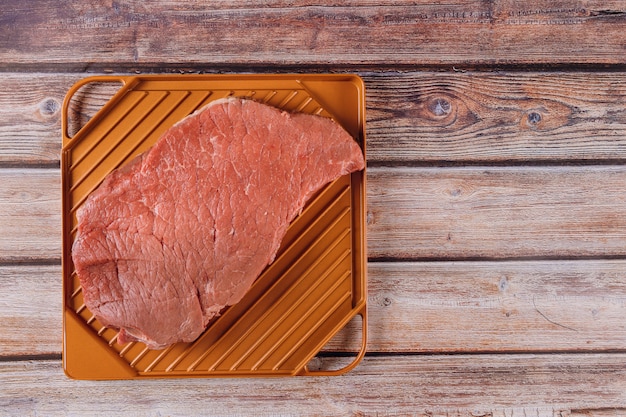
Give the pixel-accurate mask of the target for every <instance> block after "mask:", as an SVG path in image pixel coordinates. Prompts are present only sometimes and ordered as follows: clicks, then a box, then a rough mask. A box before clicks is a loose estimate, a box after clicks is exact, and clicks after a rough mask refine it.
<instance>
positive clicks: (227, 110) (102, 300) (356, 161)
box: [72, 98, 364, 349]
mask: <svg viewBox="0 0 626 417" xmlns="http://www.w3.org/2000/svg"><path fill="white" fill-rule="evenodd" d="M363 167H364V158H363V153H362V151H361V149H360V147H359V146H358V145H357V143H356V142H355V141H354V139H353V138H352V137H351V136H350V135H349V134H348V133H347V132H346V131H345V130H343V129H342V128H341V127H340V126H339V125H338V124H336V123H335V122H333V121H332V120H331V119H328V118H324V117H321V116H313V115H306V114H298V113H293V114H291V113H287V112H283V111H280V110H278V109H276V108H274V107H270V106H268V105H264V104H261V103H257V102H255V101H252V100H245V99H236V98H227V99H220V100H217V101H214V102H212V103H210V104H208V105H207V106H205V107H204V108H202V109H200V110H199V111H197V112H196V113H194V114H192V115H190V116H188V117H187V118H185V119H183V120H182V121H180V122H179V123H177V124H176V125H174V126H173V127H172V128H170V129H169V130H168V131H167V132H165V134H164V135H163V136H162V137H161V138H160V139H159V141H158V142H157V143H156V144H155V145H154V146H153V147H152V148H151V149H150V150H149V151H147V152H146V153H144V154H142V155H140V156H138V157H137V158H135V159H134V160H132V161H131V162H130V163H128V164H127V165H126V166H124V167H122V168H120V169H118V170H115V171H113V172H111V173H110V174H109V175H108V176H107V177H106V178H105V180H104V181H103V183H102V184H101V185H100V186H99V187H98V188H97V189H96V190H95V191H94V192H93V193H91V194H90V196H89V197H88V199H87V200H86V201H85V203H84V204H83V205H82V207H81V208H80V209H79V210H78V213H77V216H78V233H77V236H76V240H75V242H74V245H73V248H72V260H73V262H74V266H75V268H76V272H77V274H78V277H79V279H80V282H81V285H82V289H83V297H84V302H85V305H86V306H87V307H88V308H89V310H90V311H91V312H92V313H93V314H94V315H95V316H96V318H97V319H98V320H99V321H100V322H101V323H102V324H103V325H105V326H107V327H112V328H116V329H120V332H119V336H118V342H119V343H126V342H128V341H141V342H145V343H146V344H147V346H148V347H150V348H153V349H158V348H163V347H166V346H168V345H170V344H172V343H175V342H179V341H183V342H190V341H193V340H195V339H196V338H197V337H198V336H199V335H200V334H201V333H202V332H203V331H204V329H205V328H206V326H207V325H208V323H209V321H210V320H211V319H212V318H213V317H215V316H216V315H218V314H219V312H220V311H221V310H222V309H223V308H224V307H225V306H229V305H232V304H234V303H237V302H238V301H239V300H240V299H241V298H242V297H243V295H244V294H245V293H246V292H247V290H248V289H249V288H250V286H251V285H252V283H253V282H254V280H255V279H256V278H257V277H258V276H259V275H260V273H261V272H262V271H263V269H264V268H265V267H266V266H267V265H268V264H269V263H271V262H272V261H273V259H274V256H275V255H276V252H277V250H278V248H279V246H280V243H281V240H282V238H283V236H284V234H285V232H286V229H287V227H288V225H289V223H290V222H291V221H292V220H293V219H294V218H295V217H296V216H297V215H298V214H299V212H300V211H301V210H302V208H303V206H304V205H305V203H306V201H307V199H308V198H309V197H310V196H311V195H312V194H314V193H315V192H316V191H317V190H319V189H320V188H322V187H323V186H324V185H325V184H327V183H329V182H331V181H333V180H334V179H336V178H338V177H340V176H342V175H345V174H348V173H350V172H353V171H358V170H361V169H363Z"/></svg>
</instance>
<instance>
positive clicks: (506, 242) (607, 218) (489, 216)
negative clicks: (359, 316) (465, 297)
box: [367, 166, 626, 260]
mask: <svg viewBox="0 0 626 417" xmlns="http://www.w3.org/2000/svg"><path fill="white" fill-rule="evenodd" d="M368 178H369V182H368V190H367V193H368V255H369V256H370V257H372V258H382V259H397V258H406V259H424V260H429V259H450V260H452V259H484V258H489V259H505V258H557V257H567V258H571V257H594V256H599V257H603V256H623V255H625V254H626V245H625V244H624V242H625V240H626V221H624V219H626V211H625V208H626V193H624V185H625V184H626V168H625V167H624V166H594V167H591V166H589V167H575V166H572V167H528V166H526V167H495V168H494V167H485V168H449V169H442V168H423V169H415V168H396V169H389V168H371V169H370V170H369V172H368Z"/></svg>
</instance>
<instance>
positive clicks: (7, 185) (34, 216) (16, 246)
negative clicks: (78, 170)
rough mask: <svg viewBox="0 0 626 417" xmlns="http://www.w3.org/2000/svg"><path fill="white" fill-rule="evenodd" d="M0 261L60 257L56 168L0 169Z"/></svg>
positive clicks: (58, 183) (59, 217)
mask: <svg viewBox="0 0 626 417" xmlns="http://www.w3.org/2000/svg"><path fill="white" fill-rule="evenodd" d="M0 231H2V232H1V234H0V262H25V261H26V262H31V261H41V260H46V261H47V260H50V259H55V260H58V259H60V254H61V180H60V175H59V170H58V169H27V168H21V169H17V168H5V169H0Z"/></svg>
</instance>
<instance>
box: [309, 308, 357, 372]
mask: <svg viewBox="0 0 626 417" xmlns="http://www.w3.org/2000/svg"><path fill="white" fill-rule="evenodd" d="M356 316H361V347H360V349H359V352H358V353H357V355H356V357H355V358H354V359H353V360H352V362H350V363H349V364H348V365H346V366H344V367H343V368H340V369H333V370H324V369H321V370H310V369H309V368H308V366H304V368H303V370H302V372H301V375H307V376H337V375H341V374H344V373H346V372H348V371H350V370H352V369H353V368H354V367H356V366H357V365H358V364H359V362H361V360H362V359H363V357H365V351H366V346H367V307H366V306H365V305H364V306H363V307H362V309H361V311H359V312H357V313H356V314H355V315H354V317H356ZM354 317H353V318H354Z"/></svg>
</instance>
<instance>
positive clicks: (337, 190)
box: [61, 74, 367, 379]
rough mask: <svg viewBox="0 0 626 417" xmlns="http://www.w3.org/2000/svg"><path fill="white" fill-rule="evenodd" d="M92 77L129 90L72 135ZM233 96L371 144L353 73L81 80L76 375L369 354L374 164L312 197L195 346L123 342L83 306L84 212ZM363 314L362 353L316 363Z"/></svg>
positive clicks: (66, 340) (68, 188)
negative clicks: (368, 188)
mask: <svg viewBox="0 0 626 417" xmlns="http://www.w3.org/2000/svg"><path fill="white" fill-rule="evenodd" d="M91 83H119V84H120V85H121V88H120V89H119V90H118V91H117V93H115V94H113V95H112V97H111V98H110V99H109V101H108V102H107V103H106V104H105V105H104V106H103V107H102V108H101V109H100V110H99V111H98V112H97V113H96V114H95V115H94V116H93V117H92V118H91V120H89V121H88V122H87V123H85V124H84V126H82V127H81V128H80V130H79V131H78V132H77V133H75V134H74V135H73V136H72V137H70V136H69V135H68V133H67V131H68V124H69V120H68V119H69V117H68V111H69V104H70V101H71V100H72V97H73V96H74V95H75V94H76V93H77V92H78V91H79V89H81V88H83V87H85V86H87V85H88V84H91ZM226 96H237V97H250V98H253V99H255V100H258V101H261V102H265V103H267V104H270V105H273V106H275V107H278V108H282V109H285V110H288V111H299V112H305V113H311V114H319V115H322V116H325V117H331V118H333V119H335V120H336V121H337V122H338V123H340V124H341V125H342V126H343V127H344V128H345V129H346V130H347V131H348V132H350V134H352V136H353V137H354V138H355V139H356V140H357V141H358V143H359V144H360V145H361V148H362V149H363V151H364V152H365V88H364V85H363V82H362V80H361V79H360V78H359V77H358V76H356V75H334V74H333V75H331V74H281V75H269V74H267V75H265V74H264V75H145V76H94V77H89V78H85V79H83V80H81V81H79V82H78V83H76V84H75V85H74V86H73V87H72V88H71V89H70V90H69V91H68V93H67V95H66V97H65V101H64V103H63V118H62V130H63V134H62V135H63V139H62V140H63V148H62V154H61V176H62V210H63V212H62V218H63V257H62V262H63V295H64V297H63V368H64V370H65V373H66V374H67V375H68V376H69V377H71V378H74V379H141V378H166V377H218V376H224V377H228V376H230V377H233V376H293V375H339V374H342V373H344V372H347V371H349V370H350V369H352V368H353V367H354V366H356V365H357V363H358V362H359V361H360V360H361V359H362V357H363V355H364V354H365V347H366V339H367V309H366V299H367V294H366V253H365V252H366V243H365V170H363V171H360V172H356V173H353V174H351V175H347V176H344V177H342V178H339V179H338V180H336V181H334V182H333V183H331V184H329V185H328V186H327V187H325V188H324V189H323V190H321V191H320V192H319V193H318V194H317V195H316V196H314V197H313V198H312V199H311V201H310V202H309V203H308V204H307V206H306V207H305V209H304V210H303V212H302V213H301V214H300V215H299V216H298V217H297V218H296V219H295V220H294V221H293V222H292V224H291V225H290V227H289V229H288V231H287V235H286V236H285V238H284V240H283V242H282V244H281V248H280V250H279V252H278V255H277V257H276V259H275V261H274V262H273V263H272V264H271V265H269V266H268V267H267V268H266V269H265V271H264V272H263V273H262V275H261V276H260V277H259V278H258V279H257V280H256V281H255V283H254V284H253V286H252V288H251V289H250V291H249V292H248V293H247V294H246V295H245V297H244V298H243V300H241V301H240V302H239V303H237V304H236V305H234V306H231V307H229V308H228V309H227V310H226V311H225V312H224V313H223V314H222V316H220V317H219V318H218V319H216V320H214V321H213V322H212V323H211V324H210V325H209V327H208V328H207V330H206V331H205V332H204V333H203V334H202V335H201V336H200V337H199V338H198V339H197V340H196V341H194V342H192V343H178V344H175V345H173V346H170V347H169V348H167V349H163V350H151V349H148V348H147V347H146V346H145V345H144V344H143V343H139V342H133V343H127V344H124V345H122V344H119V343H117V331H116V330H113V329H109V328H106V327H103V326H102V324H101V323H99V322H98V320H97V319H96V318H95V317H94V316H93V314H92V313H91V312H90V311H89V310H88V309H87V308H86V307H85V305H84V304H83V299H82V292H81V288H80V282H79V280H78V278H77V276H76V273H75V271H74V267H73V265H72V259H71V248H72V243H73V240H74V237H75V233H76V227H77V220H76V210H77V209H78V208H79V207H80V205H81V204H82V203H83V201H84V200H85V199H86V197H87V196H88V195H89V193H90V192H91V191H93V190H94V189H95V188H96V187H97V186H98V185H99V184H100V183H101V182H102V180H103V179H104V177H105V176H106V175H107V174H108V173H109V172H111V171H112V170H114V169H116V168H118V167H120V166H122V165H124V164H125V163H126V162H128V161H130V160H131V159H132V158H134V157H135V156H136V155H138V154H139V153H142V152H144V151H146V150H147V149H149V148H150V147H151V146H152V145H153V144H154V143H155V142H156V140H157V139H158V138H159V137H160V135H161V134H162V133H163V132H164V131H165V130H166V129H167V128H169V127H170V126H172V125H173V124H174V123H176V122H177V121H179V120H181V119H182V118H183V117H185V116H187V115H188V114H191V113H193V112H194V111H195V110H196V109H198V108H200V107H202V106H203V105H205V104H207V103H209V102H210V101H212V100H216V99H219V98H222V97H226ZM357 316H360V318H361V320H360V335H359V334H358V333H357V336H360V339H361V340H360V348H359V350H358V351H357V352H356V356H354V358H353V360H352V361H351V362H350V363H349V364H347V365H346V366H344V367H342V368H341V369H333V370H319V369H310V368H309V366H308V364H309V363H310V362H311V360H312V359H313V358H315V356H316V355H317V354H318V353H319V352H320V351H321V350H322V348H323V347H324V345H326V344H327V343H328V342H329V341H330V339H332V338H333V336H335V335H336V334H337V333H338V332H339V331H340V330H341V329H343V328H345V327H346V326H347V325H348V323H349V322H351V321H352V320H353V319H355V318H356V317H357ZM347 333H348V334H352V335H353V334H354V333H355V332H354V331H351V332H347Z"/></svg>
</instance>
